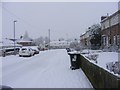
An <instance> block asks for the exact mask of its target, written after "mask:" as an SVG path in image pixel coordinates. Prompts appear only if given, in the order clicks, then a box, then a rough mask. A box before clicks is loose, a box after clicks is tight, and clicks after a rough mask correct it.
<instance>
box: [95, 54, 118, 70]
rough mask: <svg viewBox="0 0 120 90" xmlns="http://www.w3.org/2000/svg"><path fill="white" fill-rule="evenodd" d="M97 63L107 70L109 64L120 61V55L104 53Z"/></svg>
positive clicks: (100, 55)
mask: <svg viewBox="0 0 120 90" xmlns="http://www.w3.org/2000/svg"><path fill="white" fill-rule="evenodd" d="M97 61H98V64H99V65H100V66H101V67H103V68H106V64H107V63H109V62H115V61H118V53H117V52H102V53H100V54H99V56H98V59H97Z"/></svg>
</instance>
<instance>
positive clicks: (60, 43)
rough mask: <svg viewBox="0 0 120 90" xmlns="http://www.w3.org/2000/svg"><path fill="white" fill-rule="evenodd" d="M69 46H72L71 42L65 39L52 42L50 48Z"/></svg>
mask: <svg viewBox="0 0 120 90" xmlns="http://www.w3.org/2000/svg"><path fill="white" fill-rule="evenodd" d="M69 46H70V42H68V41H65V40H59V41H51V42H50V48H52V49H65V48H69Z"/></svg>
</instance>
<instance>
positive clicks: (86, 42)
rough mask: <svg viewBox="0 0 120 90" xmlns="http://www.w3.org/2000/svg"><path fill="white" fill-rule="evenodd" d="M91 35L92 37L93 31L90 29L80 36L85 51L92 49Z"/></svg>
mask: <svg viewBox="0 0 120 90" xmlns="http://www.w3.org/2000/svg"><path fill="white" fill-rule="evenodd" d="M91 35H92V32H91V29H90V28H88V30H87V31H86V32H85V33H84V34H82V35H81V36H80V44H81V47H82V48H83V49H84V48H90V47H91V43H90V39H91Z"/></svg>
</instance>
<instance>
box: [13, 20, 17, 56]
mask: <svg viewBox="0 0 120 90" xmlns="http://www.w3.org/2000/svg"><path fill="white" fill-rule="evenodd" d="M16 22H17V20H14V21H13V24H14V55H16V50H15V23H16Z"/></svg>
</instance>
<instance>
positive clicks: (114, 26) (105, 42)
mask: <svg viewBox="0 0 120 90" xmlns="http://www.w3.org/2000/svg"><path fill="white" fill-rule="evenodd" d="M101 34H102V41H101V43H102V46H101V47H102V49H104V48H112V47H113V48H116V49H118V48H120V10H118V11H117V12H115V13H114V14H112V15H110V16H108V15H107V16H106V17H104V18H103V17H101Z"/></svg>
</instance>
